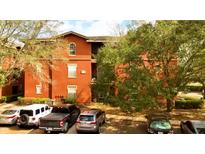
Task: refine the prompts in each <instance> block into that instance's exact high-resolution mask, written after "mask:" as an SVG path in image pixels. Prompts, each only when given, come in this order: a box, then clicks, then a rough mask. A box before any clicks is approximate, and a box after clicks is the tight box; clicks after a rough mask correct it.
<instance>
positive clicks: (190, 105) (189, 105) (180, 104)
mask: <svg viewBox="0 0 205 154" xmlns="http://www.w3.org/2000/svg"><path fill="white" fill-rule="evenodd" d="M203 105H204V100H176V102H175V108H176V109H201V108H202V107H203Z"/></svg>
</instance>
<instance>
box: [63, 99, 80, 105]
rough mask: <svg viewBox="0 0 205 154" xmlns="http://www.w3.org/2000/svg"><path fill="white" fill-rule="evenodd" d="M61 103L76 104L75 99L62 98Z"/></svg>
mask: <svg viewBox="0 0 205 154" xmlns="http://www.w3.org/2000/svg"><path fill="white" fill-rule="evenodd" d="M62 101H63V103H69V104H76V103H77V102H76V98H64V99H62Z"/></svg>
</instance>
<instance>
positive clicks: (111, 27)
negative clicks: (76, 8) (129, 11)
mask: <svg viewBox="0 0 205 154" xmlns="http://www.w3.org/2000/svg"><path fill="white" fill-rule="evenodd" d="M130 22H131V21H129V20H64V21H62V24H61V26H60V27H59V28H58V32H59V33H60V34H61V33H64V32H68V31H75V32H77V33H80V34H82V35H85V36H103V35H104V36H105V35H116V32H117V31H118V29H120V30H121V31H123V32H126V31H127V25H129V23H130ZM119 27H120V28H119Z"/></svg>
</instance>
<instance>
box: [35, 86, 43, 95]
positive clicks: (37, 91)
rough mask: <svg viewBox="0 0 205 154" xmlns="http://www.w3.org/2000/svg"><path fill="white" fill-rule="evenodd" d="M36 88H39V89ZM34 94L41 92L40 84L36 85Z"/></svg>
mask: <svg viewBox="0 0 205 154" xmlns="http://www.w3.org/2000/svg"><path fill="white" fill-rule="evenodd" d="M37 88H39V90H38V89H37ZM36 94H42V85H41V84H39V85H36Z"/></svg>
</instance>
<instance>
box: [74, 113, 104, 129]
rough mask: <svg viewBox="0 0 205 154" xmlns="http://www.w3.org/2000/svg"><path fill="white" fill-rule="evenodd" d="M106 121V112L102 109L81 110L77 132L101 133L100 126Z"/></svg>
mask: <svg viewBox="0 0 205 154" xmlns="http://www.w3.org/2000/svg"><path fill="white" fill-rule="evenodd" d="M104 123H105V112H104V111H102V110H100V109H89V110H85V111H83V112H81V114H80V115H79V117H78V120H77V122H76V131H77V133H81V132H87V133H100V127H101V126H102V124H104Z"/></svg>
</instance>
